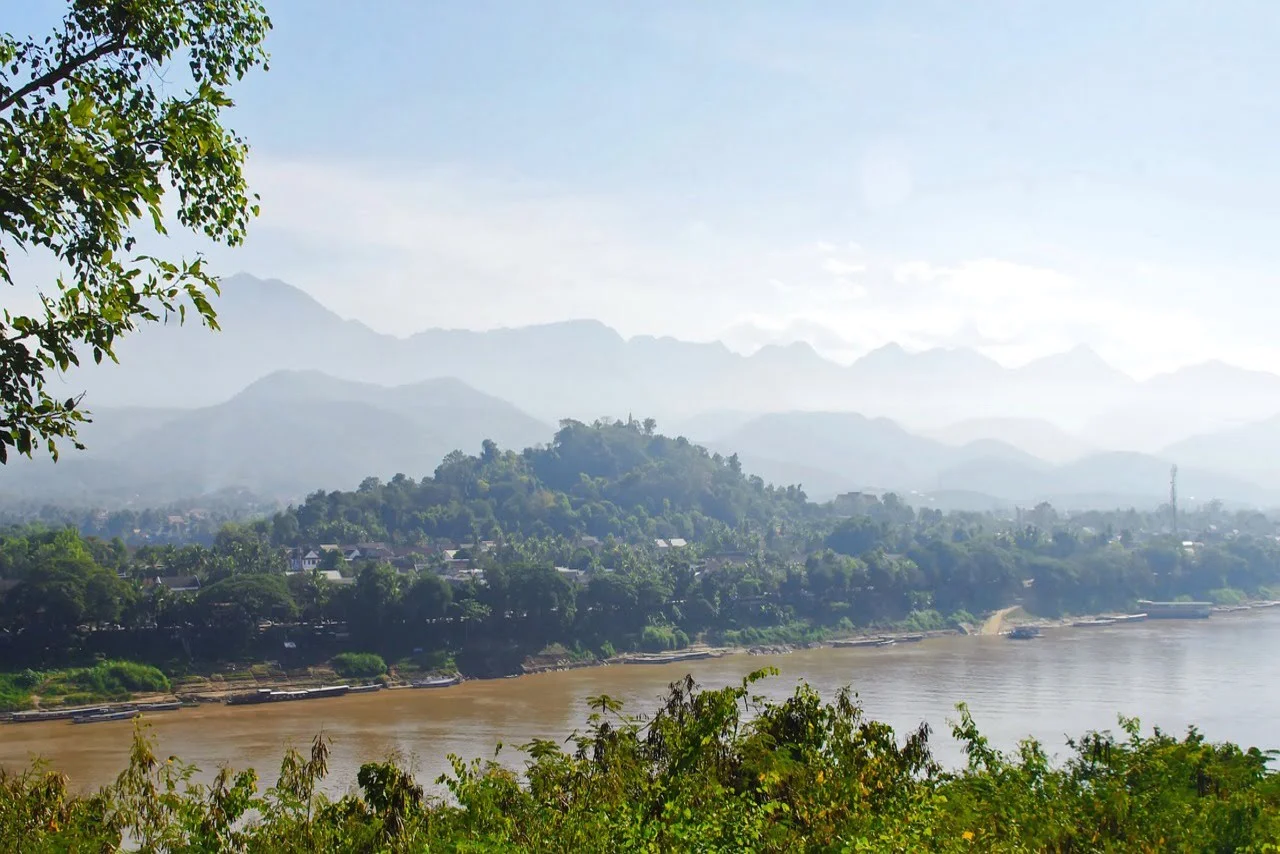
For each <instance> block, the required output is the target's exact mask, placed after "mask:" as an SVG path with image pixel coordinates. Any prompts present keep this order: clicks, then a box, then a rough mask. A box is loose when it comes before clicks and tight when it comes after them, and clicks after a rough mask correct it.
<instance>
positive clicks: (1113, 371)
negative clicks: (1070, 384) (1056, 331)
mask: <svg viewBox="0 0 1280 854" xmlns="http://www.w3.org/2000/svg"><path fill="white" fill-rule="evenodd" d="M1018 372H1019V373H1022V374H1025V375H1031V376H1037V377H1044V378H1052V379H1055V380H1064V379H1065V380H1070V381H1076V382H1088V383H1096V382H1117V381H1119V382H1132V381H1133V378H1132V377H1130V376H1129V375H1128V374H1126V373H1124V372H1123V371H1121V370H1119V369H1118V368H1116V367H1113V366H1112V365H1111V363H1110V362H1108V361H1107V360H1106V359H1104V358H1102V356H1100V355H1099V354H1098V351H1097V350H1094V349H1093V347H1091V346H1089V345H1088V344H1077V345H1076V346H1074V347H1072V348H1071V349H1069V350H1063V351H1062V352H1061V353H1051V354H1050V355H1048V356H1042V357H1040V358H1039V359H1033V360H1032V361H1030V362H1028V363H1027V364H1025V365H1023V366H1022V367H1021V368H1019V369H1018Z"/></svg>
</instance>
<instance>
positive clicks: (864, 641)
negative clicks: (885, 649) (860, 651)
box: [831, 638, 884, 649]
mask: <svg viewBox="0 0 1280 854" xmlns="http://www.w3.org/2000/svg"><path fill="white" fill-rule="evenodd" d="M883 640H884V638H857V639H855V640H838V641H832V642H831V645H832V646H833V647H836V648H837V649H844V648H848V647H862V646H879V645H880V643H881V642H882V641H883Z"/></svg>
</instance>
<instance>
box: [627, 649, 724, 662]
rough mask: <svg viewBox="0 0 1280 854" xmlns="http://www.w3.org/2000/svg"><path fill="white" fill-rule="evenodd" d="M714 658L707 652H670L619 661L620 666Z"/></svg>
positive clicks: (630, 657) (631, 656) (632, 656)
mask: <svg viewBox="0 0 1280 854" xmlns="http://www.w3.org/2000/svg"><path fill="white" fill-rule="evenodd" d="M714 657H715V656H714V654H713V653H711V652H709V651H708V650H698V651H696V652H670V653H661V654H658V655H629V656H627V657H625V658H623V659H621V660H620V661H621V663H622V664H675V663H678V662H681V661H699V660H701V659H704V658H714Z"/></svg>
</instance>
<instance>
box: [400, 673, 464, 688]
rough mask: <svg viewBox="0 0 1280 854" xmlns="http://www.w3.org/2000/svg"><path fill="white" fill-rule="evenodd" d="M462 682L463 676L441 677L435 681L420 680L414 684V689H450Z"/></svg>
mask: <svg viewBox="0 0 1280 854" xmlns="http://www.w3.org/2000/svg"><path fill="white" fill-rule="evenodd" d="M461 682H462V677H461V676H457V675H454V676H440V677H437V678H435V679H419V680H418V681H417V682H414V683H412V685H413V687H414V688H448V687H450V686H451V685H457V684H459V683H461Z"/></svg>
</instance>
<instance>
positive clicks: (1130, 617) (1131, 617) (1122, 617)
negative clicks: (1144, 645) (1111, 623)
mask: <svg viewBox="0 0 1280 854" xmlns="http://www.w3.org/2000/svg"><path fill="white" fill-rule="evenodd" d="M1107 619H1109V620H1115V621H1116V622H1117V623H1141V622H1142V621H1144V620H1145V619H1147V615H1146V614H1117V615H1116V616H1114V617H1108V618H1107Z"/></svg>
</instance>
